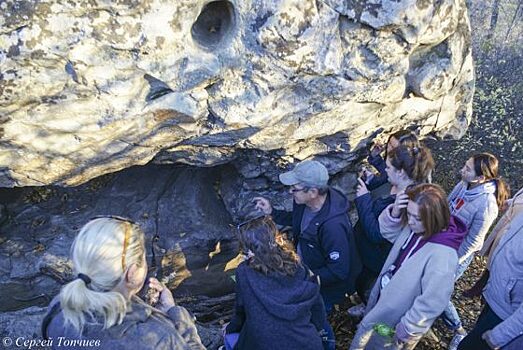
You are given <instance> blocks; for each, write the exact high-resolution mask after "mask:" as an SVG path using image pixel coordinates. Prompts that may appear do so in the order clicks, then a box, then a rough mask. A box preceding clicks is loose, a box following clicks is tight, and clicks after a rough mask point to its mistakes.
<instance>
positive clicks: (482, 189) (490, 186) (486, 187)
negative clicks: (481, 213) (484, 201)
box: [458, 181, 496, 202]
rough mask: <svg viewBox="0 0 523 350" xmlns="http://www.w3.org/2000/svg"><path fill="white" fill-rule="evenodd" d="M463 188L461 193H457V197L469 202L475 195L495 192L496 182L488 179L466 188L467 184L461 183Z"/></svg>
mask: <svg viewBox="0 0 523 350" xmlns="http://www.w3.org/2000/svg"><path fill="white" fill-rule="evenodd" d="M462 185H463V190H462V193H460V194H459V195H458V198H459V197H463V199H465V200H466V201H468V202H470V201H473V200H474V199H476V198H477V197H479V196H481V195H484V194H491V193H495V192H496V183H495V182H494V181H488V182H485V183H482V184H481V185H479V186H476V187H474V188H471V189H467V184H466V183H463V184H462Z"/></svg>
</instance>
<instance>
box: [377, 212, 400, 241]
mask: <svg viewBox="0 0 523 350" xmlns="http://www.w3.org/2000/svg"><path fill="white" fill-rule="evenodd" d="M393 205H394V204H391V205H389V206H388V207H387V208H385V210H383V211H382V212H381V214H380V216H379V217H378V222H379V231H380V235H381V236H382V237H383V238H385V239H386V240H387V241H389V242H391V243H394V242H395V241H396V239H397V238H398V237H399V236H400V234H401V232H402V231H403V228H404V227H403V225H402V223H401V217H399V218H394V217H392V214H391V212H392V206H393Z"/></svg>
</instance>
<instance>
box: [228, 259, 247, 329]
mask: <svg viewBox="0 0 523 350" xmlns="http://www.w3.org/2000/svg"><path fill="white" fill-rule="evenodd" d="M238 269H240V267H238ZM238 269H236V286H235V291H236V302H235V304H234V314H233V316H232V319H231V322H229V324H228V325H227V328H226V330H225V332H226V333H227V334H229V333H240V332H241V330H242V327H243V324H244V322H245V305H244V303H243V295H242V291H241V287H240V279H241V276H240V274H239V273H238Z"/></svg>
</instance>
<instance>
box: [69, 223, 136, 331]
mask: <svg viewBox="0 0 523 350" xmlns="http://www.w3.org/2000/svg"><path fill="white" fill-rule="evenodd" d="M126 240H127V241H126ZM71 253H72V254H71V255H72V260H73V266H74V269H75V272H76V273H78V278H76V279H74V280H73V281H71V282H69V283H68V284H66V285H65V286H64V287H63V288H62V290H61V291H60V305H61V308H62V312H63V315H64V319H65V323H66V325H67V324H70V325H72V326H73V327H74V328H75V329H76V330H78V331H79V332H81V331H82V328H83V325H84V324H85V322H86V316H88V317H90V318H94V317H102V318H103V320H104V328H109V327H111V326H114V325H117V324H119V323H121V322H122V320H123V318H124V316H125V314H126V312H127V305H128V301H127V300H126V299H125V297H124V296H123V295H122V294H121V293H119V292H116V291H113V289H114V288H115V287H116V286H117V285H118V283H119V282H120V281H121V279H122V278H124V275H125V272H126V267H127V266H130V265H131V264H137V265H138V266H142V264H143V263H144V261H143V255H144V237H143V233H142V232H141V230H140V229H139V228H138V227H137V226H136V225H133V224H131V223H129V222H125V221H122V220H116V219H112V218H100V219H95V220H92V221H90V222H88V223H87V224H86V225H85V226H84V227H83V228H82V229H81V230H80V233H79V234H78V236H77V237H76V239H75V241H74V243H73V246H72V248H71ZM122 255H123V256H122ZM123 261H125V263H126V266H122V262H123Z"/></svg>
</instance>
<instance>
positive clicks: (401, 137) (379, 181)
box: [364, 129, 421, 191]
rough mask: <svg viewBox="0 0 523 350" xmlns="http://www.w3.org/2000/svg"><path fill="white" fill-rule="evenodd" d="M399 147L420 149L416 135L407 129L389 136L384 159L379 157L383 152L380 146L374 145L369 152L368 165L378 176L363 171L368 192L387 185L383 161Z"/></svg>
mask: <svg viewBox="0 0 523 350" xmlns="http://www.w3.org/2000/svg"><path fill="white" fill-rule="evenodd" d="M399 146H405V147H408V148H414V147H420V146H421V144H420V142H419V140H418V137H417V136H416V134H415V133H414V132H412V131H410V130H408V129H406V130H399V131H396V132H395V133H394V134H392V135H390V136H389V139H388V140H387V144H386V148H385V157H382V156H381V153H382V152H383V150H384V149H383V148H384V147H383V146H382V145H380V144H377V145H374V147H373V148H372V150H371V151H370V155H369V157H368V158H367V161H368V162H369V164H371V165H372V166H373V167H374V168H376V170H378V173H379V174H378V175H374V173H372V172H370V171H368V170H365V173H364V177H365V183H366V185H367V188H368V189H369V191H373V190H375V189H377V188H378V187H380V186H382V185H384V184H386V183H387V180H388V175H387V172H386V171H385V169H386V167H387V165H386V164H385V161H386V160H387V156H388V154H389V153H390V152H391V151H392V150H393V149H395V148H397V147H399Z"/></svg>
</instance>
